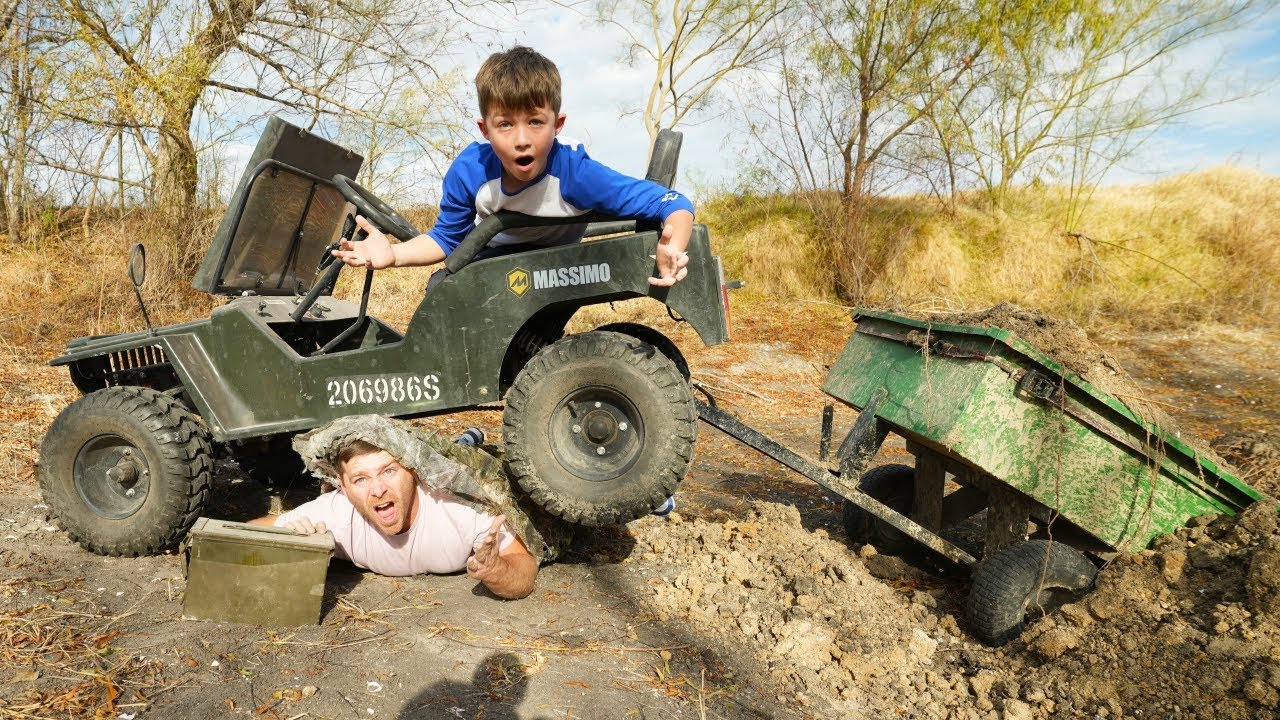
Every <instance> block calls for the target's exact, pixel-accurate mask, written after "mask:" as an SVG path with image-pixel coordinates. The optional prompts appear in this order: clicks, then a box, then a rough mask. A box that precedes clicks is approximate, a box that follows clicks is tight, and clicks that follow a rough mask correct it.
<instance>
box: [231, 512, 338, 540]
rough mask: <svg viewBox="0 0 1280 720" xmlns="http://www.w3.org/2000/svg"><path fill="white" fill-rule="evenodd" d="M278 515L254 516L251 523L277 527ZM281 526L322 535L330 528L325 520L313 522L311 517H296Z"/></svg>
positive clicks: (295, 530)
mask: <svg viewBox="0 0 1280 720" xmlns="http://www.w3.org/2000/svg"><path fill="white" fill-rule="evenodd" d="M277 517H280V516H279V515H264V516H262V517H260V518H254V519H252V520H250V521H249V524H250V525H270V526H272V527H275V525H276V518H277ZM280 527H287V528H289V529H290V530H292V531H294V532H296V533H298V534H299V535H322V534H324V533H325V532H327V531H328V530H329V528H327V527H325V524H324V521H323V520H321V521H320V522H318V523H312V522H311V518H308V517H300V518H296V519H294V520H292V521H290V522H286V523H285V524H283V525H281V526H280Z"/></svg>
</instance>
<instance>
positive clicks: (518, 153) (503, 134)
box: [476, 46, 564, 192]
mask: <svg viewBox="0 0 1280 720" xmlns="http://www.w3.org/2000/svg"><path fill="white" fill-rule="evenodd" d="M476 94H477V95H479V97H480V120H479V122H478V123H477V124H478V125H479V126H480V134H482V135H484V137H485V139H486V140H488V141H489V143H490V145H492V146H493V150H494V152H495V153H496V154H497V155H498V158H499V159H500V160H501V161H502V169H503V181H504V183H503V184H504V187H505V189H506V190H508V191H509V192H513V191H515V190H518V189H520V188H522V187H524V186H525V185H527V184H528V183H530V182H532V181H533V180H536V179H538V178H539V177H541V175H542V173H543V172H544V171H545V170H546V167H547V156H548V155H549V154H550V152H551V147H552V145H553V144H554V142H553V141H554V140H555V136H556V135H558V134H559V133H560V129H561V128H563V127H564V113H562V112H560V71H559V70H557V69H556V66H555V63H553V62H551V61H550V60H548V59H547V58H546V57H544V56H543V55H541V54H539V53H538V52H536V51H534V50H532V49H530V48H527V47H519V46H517V47H513V48H511V49H510V50H507V51H505V52H500V53H494V54H493V55H490V56H489V57H488V59H486V60H485V61H484V64H483V65H481V66H480V71H479V72H478V73H476Z"/></svg>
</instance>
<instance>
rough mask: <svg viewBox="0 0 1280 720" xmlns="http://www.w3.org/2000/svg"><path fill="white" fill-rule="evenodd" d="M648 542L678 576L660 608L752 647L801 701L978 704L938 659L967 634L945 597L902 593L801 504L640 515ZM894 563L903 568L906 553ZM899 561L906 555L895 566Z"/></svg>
mask: <svg viewBox="0 0 1280 720" xmlns="http://www.w3.org/2000/svg"><path fill="white" fill-rule="evenodd" d="M633 527H634V528H635V529H636V530H637V532H638V534H639V537H638V538H637V543H638V546H639V547H638V549H639V551H640V552H642V553H643V554H644V558H645V559H646V560H651V561H654V562H651V563H650V564H652V565H653V566H655V567H658V568H665V569H666V570H667V572H668V574H664V575H663V576H662V577H661V578H658V579H657V583H656V585H655V590H654V596H653V601H654V605H655V607H656V609H658V610H659V611H661V612H662V613H664V614H666V615H668V616H671V617H677V618H682V619H684V620H687V621H690V622H691V623H693V624H694V625H695V626H696V627H698V628H700V629H701V630H703V631H711V632H712V633H713V634H717V635H720V636H723V637H728V638H734V639H739V640H741V641H742V642H743V643H745V644H746V645H747V646H749V647H752V648H754V652H755V654H756V656H757V659H758V660H759V661H760V664H761V667H763V668H766V669H767V672H768V674H769V676H770V677H771V678H772V679H773V680H774V681H775V682H776V683H778V684H779V685H780V686H781V687H784V688H786V690H787V691H788V692H789V693H791V694H792V695H793V696H794V699H795V701H796V702H798V703H799V705H801V706H809V705H812V706H814V707H813V708H812V710H811V711H813V710H818V711H820V715H821V716H823V717H827V716H829V717H887V716H888V715H886V714H884V713H881V712H880V710H881V709H884V708H894V709H895V710H901V711H902V712H904V713H906V714H908V715H910V716H911V717H918V718H946V717H947V716H948V711H947V710H946V708H948V707H959V706H962V705H965V704H968V696H969V688H968V684H967V682H966V681H965V679H964V677H963V676H962V675H961V674H960V673H959V672H957V671H956V670H954V669H952V670H950V671H947V670H943V669H941V668H940V667H939V658H938V656H939V649H940V648H943V649H945V648H950V647H953V646H957V645H958V644H959V643H960V642H961V640H960V634H961V633H960V631H959V628H958V626H957V624H956V622H955V619H954V618H952V617H951V616H950V615H940V613H939V612H938V611H937V607H938V597H935V595H933V594H930V593H928V592H924V591H914V592H909V593H908V592H899V591H897V590H895V589H893V588H892V587H890V586H889V585H886V584H885V583H883V582H881V581H879V580H877V579H876V578H875V577H873V576H872V574H871V572H870V571H869V570H868V566H869V565H874V563H875V561H874V560H871V561H865V562H864V559H863V558H861V557H859V556H858V555H856V554H854V553H852V552H850V550H849V548H848V546H847V545H845V544H844V543H843V542H840V541H838V540H833V539H831V538H830V537H828V536H827V533H826V532H825V531H824V530H821V529H819V530H817V531H816V532H812V533H811V532H809V531H807V530H806V529H805V528H804V527H803V526H802V525H801V524H800V514H799V512H798V511H797V510H796V509H795V508H794V507H790V506H786V505H778V504H774V503H767V502H757V503H753V504H752V505H751V506H750V507H749V509H748V510H747V512H746V513H745V514H743V515H742V516H741V518H740V519H726V520H724V521H723V522H707V521H705V520H702V519H697V520H692V521H686V520H684V519H683V518H682V517H681V516H680V515H679V514H677V513H673V514H672V515H670V516H668V521H667V522H656V523H636V524H633ZM868 550H869V552H868V555H867V557H869V558H879V560H881V561H885V563H886V565H887V566H888V568H887V569H888V570H889V571H890V572H889V574H899V573H900V572H901V570H902V566H901V561H899V560H897V559H896V558H889V557H886V556H875V555H874V552H873V551H871V550H870V548H868ZM895 563H896V564H895Z"/></svg>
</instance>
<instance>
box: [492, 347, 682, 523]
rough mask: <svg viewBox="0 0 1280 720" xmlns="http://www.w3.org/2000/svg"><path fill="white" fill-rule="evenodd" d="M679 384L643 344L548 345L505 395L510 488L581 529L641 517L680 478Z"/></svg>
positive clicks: (670, 492)
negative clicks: (518, 488)
mask: <svg viewBox="0 0 1280 720" xmlns="http://www.w3.org/2000/svg"><path fill="white" fill-rule="evenodd" d="M697 422H698V415H697V412H696V410H695V408H694V404H693V398H692V396H691V395H690V391H689V385H688V383H686V382H685V381H684V379H683V378H682V377H681V375H680V373H679V371H678V370H677V369H676V367H675V365H673V364H672V362H671V361H670V360H668V359H667V358H666V357H665V356H664V355H663V354H662V353H661V352H658V351H657V350H656V349H655V348H654V347H653V346H652V345H649V344H648V343H644V342H641V341H639V340H637V339H635V338H634V337H630V336H627V335H623V334H619V333H614V332H599V331H597V332H589V333H584V334H581V335H572V336H570V337H567V338H564V339H561V340H558V341H556V342H554V343H552V344H551V345H548V346H547V347H546V348H544V349H543V350H542V351H541V352H539V353H538V354H537V355H536V356H535V357H534V358H533V359H532V360H530V361H529V363H528V364H527V365H525V367H524V369H523V370H522V371H521V372H520V375H519V376H518V377H517V378H516V381H515V384H514V385H512V387H511V390H510V392H508V393H507V398H506V409H505V411H504V412H503V435H504V439H505V442H506V451H507V462H508V465H509V467H510V469H511V473H512V475H513V476H514V477H515V478H516V480H517V481H518V482H519V483H520V486H521V487H522V488H523V489H524V490H525V492H527V493H528V494H529V496H530V497H532V498H533V500H534V502H536V503H537V504H538V505H540V506H541V507H542V508H543V509H544V510H546V511H547V512H548V513H550V514H552V515H554V516H556V517H559V518H562V519H564V520H567V521H569V522H574V523H579V524H582V525H588V526H603V525H615V524H620V523H625V522H628V521H630V520H634V519H635V518H638V517H642V516H644V515H647V514H649V513H650V512H652V511H653V510H654V509H655V508H658V507H659V506H661V505H662V503H663V502H664V501H665V500H666V499H667V498H669V497H671V496H672V495H673V494H675V491H676V488H677V487H678V486H679V485H680V481H681V480H683V479H684V476H685V473H686V472H687V471H688V469H689V462H690V460H691V459H692V457H693V447H694V443H695V441H696V440H697V433H698V425H697Z"/></svg>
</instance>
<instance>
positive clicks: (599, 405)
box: [549, 386, 644, 482]
mask: <svg viewBox="0 0 1280 720" xmlns="http://www.w3.org/2000/svg"><path fill="white" fill-rule="evenodd" d="M549 431H550V432H549V436H550V439H551V452H552V454H553V455H554V456H555V458H556V460H557V461H558V462H559V463H560V465H561V466H563V467H564V468H565V469H566V470H568V471H569V472H572V473H573V474H574V475H577V476H578V477H580V478H583V479H586V480H589V481H593V482H605V481H608V480H612V479H614V478H616V477H618V476H620V475H622V474H623V473H625V472H626V471H627V470H628V469H629V468H630V467H631V466H632V465H634V464H635V462H636V459H637V458H638V457H639V456H640V452H641V450H642V449H643V447H644V432H643V428H642V426H641V418H640V413H639V411H638V410H637V409H636V407H635V405H634V404H632V403H631V401H630V400H628V399H627V397H626V396H625V395H623V394H622V393H620V392H618V391H617V390H614V389H612V388H608V387H604V386H590V387H584V388H578V389H577V390H575V391H574V392H572V393H570V394H569V395H568V396H566V397H565V398H563V399H562V400H561V401H560V402H559V403H558V404H557V405H556V407H555V409H554V410H553V411H552V413H551V417H550V428H549Z"/></svg>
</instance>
